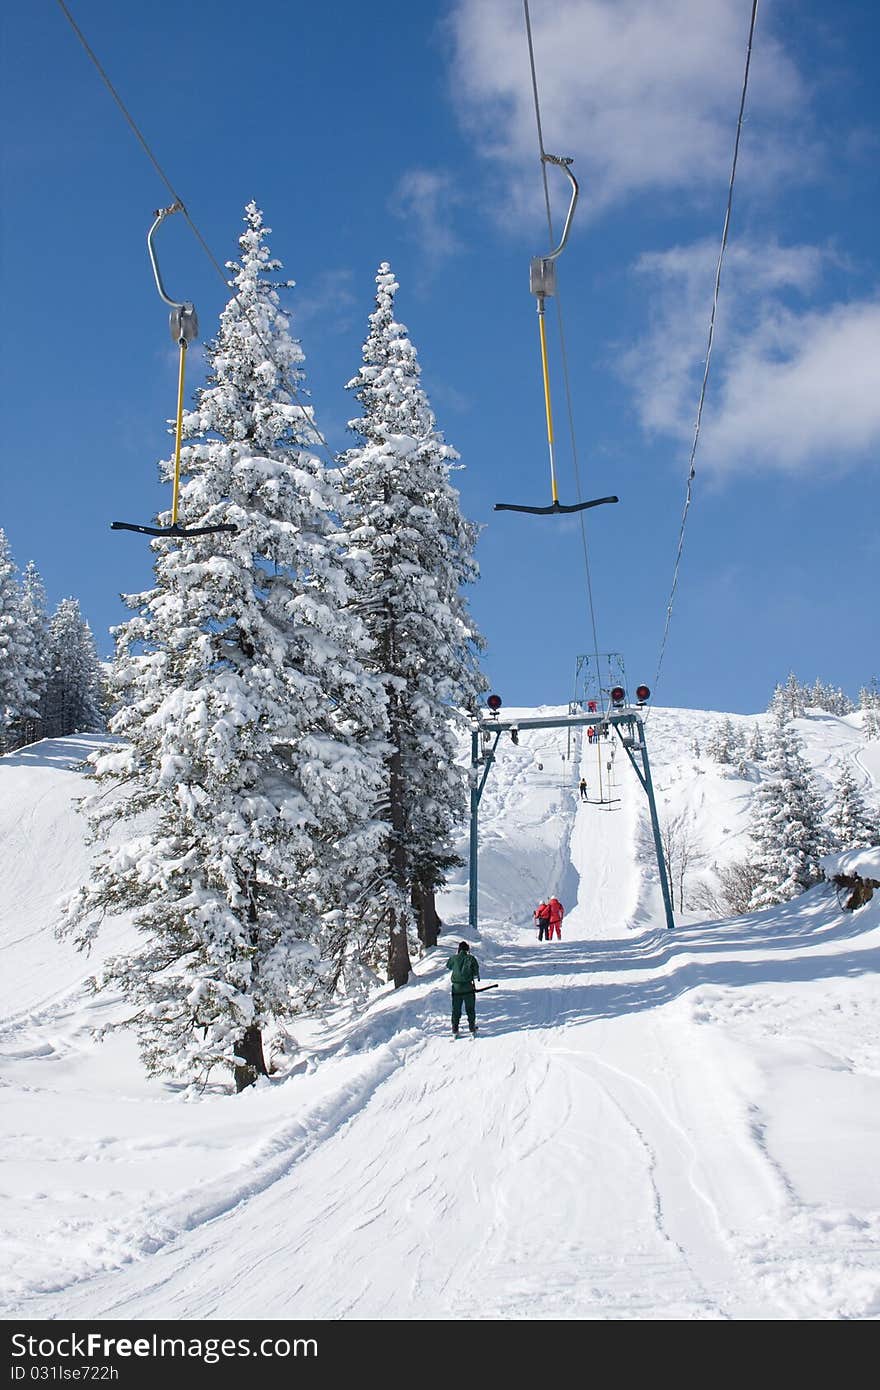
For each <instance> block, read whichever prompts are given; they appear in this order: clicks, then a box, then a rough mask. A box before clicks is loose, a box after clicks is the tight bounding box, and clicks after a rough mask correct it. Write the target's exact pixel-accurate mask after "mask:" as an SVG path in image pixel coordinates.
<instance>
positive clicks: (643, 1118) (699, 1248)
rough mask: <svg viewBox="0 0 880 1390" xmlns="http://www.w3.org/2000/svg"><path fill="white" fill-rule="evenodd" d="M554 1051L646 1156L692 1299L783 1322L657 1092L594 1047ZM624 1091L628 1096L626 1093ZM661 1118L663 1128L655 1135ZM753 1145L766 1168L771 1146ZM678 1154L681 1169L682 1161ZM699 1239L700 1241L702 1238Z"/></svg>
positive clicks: (719, 1314) (661, 1229) (718, 1312)
mask: <svg viewBox="0 0 880 1390" xmlns="http://www.w3.org/2000/svg"><path fill="white" fill-rule="evenodd" d="M554 1053H555V1055H557V1056H558V1057H559V1058H560V1060H562V1061H563V1062H564V1063H567V1064H568V1066H569V1067H570V1068H571V1070H572V1071H575V1072H581V1073H582V1074H586V1075H587V1076H588V1077H589V1079H590V1081H591V1082H592V1083H593V1085H595V1086H596V1088H597V1089H598V1090H599V1091H600V1092H601V1093H602V1094H603V1095H604V1096H605V1097H606V1099H607V1101H608V1103H609V1104H610V1105H611V1106H612V1107H613V1108H614V1110H615V1111H616V1112H617V1113H618V1114H619V1115H620V1117H621V1120H622V1121H623V1123H624V1124H625V1126H626V1127H627V1128H628V1129H629V1130H630V1132H631V1133H632V1135H633V1136H634V1139H635V1141H636V1144H637V1145H638V1147H639V1148H640V1149H641V1151H642V1152H643V1153H644V1155H645V1177H646V1180H647V1183H648V1186H649V1189H650V1191H651V1193H652V1198H653V1219H654V1226H655V1230H656V1233H657V1236H658V1238H659V1239H660V1240H661V1241H662V1242H663V1243H664V1244H666V1245H667V1246H668V1247H669V1249H670V1251H671V1252H672V1254H673V1259H674V1262H675V1263H677V1264H679V1263H680V1264H681V1265H683V1267H684V1269H685V1270H686V1271H687V1273H688V1275H689V1278H690V1280H691V1281H692V1283H693V1286H694V1287H693V1288H692V1289H691V1295H690V1296H691V1297H693V1296H694V1294H696V1296H697V1297H698V1298H699V1297H702V1298H703V1299H704V1300H705V1302H706V1304H707V1307H708V1308H709V1309H710V1310H711V1313H712V1314H714V1316H715V1317H716V1318H718V1319H722V1320H726V1321H730V1320H739V1319H740V1318H743V1317H750V1318H756V1317H767V1316H770V1317H771V1318H773V1317H783V1316H784V1314H783V1313H781V1312H779V1311H776V1312H771V1313H769V1314H768V1312H767V1310H766V1308H763V1307H761V1309H760V1311H759V1303H758V1300H757V1299H756V1296H755V1294H754V1291H753V1288H754V1270H753V1269H752V1267H751V1264H749V1263H747V1262H744V1261H743V1260H742V1259H741V1258H740V1257H738V1256H737V1254H736V1252H735V1251H734V1250H732V1249H731V1246H730V1243H729V1241H728V1240H727V1239H726V1235H725V1227H724V1223H723V1222H722V1220H721V1217H720V1214H719V1211H718V1207H717V1204H716V1203H715V1201H714V1200H713V1199H712V1197H711V1196H710V1194H709V1193H708V1192H707V1191H706V1190H705V1188H704V1186H703V1185H702V1184H701V1183H700V1181H699V1179H698V1177H697V1173H696V1169H697V1164H698V1161H699V1155H698V1152H697V1149H696V1147H695V1145H694V1142H693V1140H692V1139H691V1137H690V1135H689V1133H688V1131H687V1129H686V1128H685V1127H684V1125H683V1124H681V1123H680V1122H679V1120H677V1119H676V1117H675V1116H674V1115H672V1114H671V1113H670V1112H669V1110H668V1108H667V1107H666V1106H665V1105H664V1104H663V1102H662V1100H661V1098H660V1096H659V1093H658V1090H657V1088H656V1087H652V1086H650V1085H648V1084H647V1083H646V1082H645V1081H643V1080H641V1079H640V1078H639V1077H637V1076H634V1075H633V1074H632V1073H630V1072H628V1071H626V1070H625V1069H624V1068H622V1067H619V1066H616V1065H615V1064H614V1063H613V1062H610V1061H608V1060H607V1058H605V1057H602V1056H600V1055H599V1054H598V1053H596V1052H593V1051H591V1050H589V1049H583V1048H571V1049H566V1048H564V1047H559V1048H556V1049H554ZM603 1072H604V1073H605V1076H604V1077H603V1075H602V1073H603ZM627 1091H629V1092H630V1094H629V1096H627V1095H626V1094H625V1093H626V1092H627ZM640 1112H641V1113H640ZM658 1120H659V1121H660V1126H661V1130H660V1131H658V1130H657V1124H656V1122H657V1121H658ZM652 1131H653V1133H652ZM664 1131H665V1133H666V1134H668V1135H669V1136H671V1138H672V1146H671V1147H670V1146H669V1145H667V1144H666V1143H664V1142H663V1138H662V1133H663V1132H664ZM749 1137H750V1138H751V1139H752V1140H753V1141H755V1140H756V1138H757V1137H758V1136H757V1135H756V1132H755V1127H754V1123H753V1122H752V1123H751V1124H750V1125H749ZM756 1148H757V1153H758V1157H759V1158H760V1159H762V1160H764V1162H765V1163H769V1156H768V1154H767V1152H766V1148H765V1147H764V1146H763V1145H761V1144H760V1143H758V1144H757V1145H756ZM679 1156H680V1158H681V1167H679V1164H678V1162H677V1158H678V1157H679ZM770 1167H771V1169H772V1173H771V1181H772V1180H773V1179H775V1180H776V1182H778V1183H780V1184H781V1185H782V1186H783V1187H784V1186H785V1184H784V1181H783V1180H782V1177H781V1175H780V1174H779V1173H778V1172H777V1171H776V1166H775V1165H773V1164H772V1163H770ZM679 1172H680V1173H681V1174H682V1177H683V1180H684V1181H685V1183H686V1185H687V1190H688V1191H689V1192H690V1193H691V1194H693V1196H694V1198H695V1199H696V1201H695V1202H694V1203H684V1202H682V1200H681V1197H680V1196H678V1195H677V1194H676V1192H675V1188H676V1186H677V1184H678V1178H679ZM701 1211H702V1213H703V1218H702V1219H701V1218H700V1216H699V1213H700V1212H701ZM694 1218H696V1219H694ZM676 1222H678V1223H679V1224H681V1225H683V1226H684V1227H685V1228H686V1229H685V1230H684V1231H682V1232H680V1233H679V1234H676V1233H675V1231H674V1229H673V1227H674V1226H675V1224H676ZM695 1228H696V1229H695ZM697 1235H699V1236H700V1237H701V1239H697V1238H696V1236H697ZM707 1238H708V1242H709V1244H710V1246H711V1254H710V1255H709V1256H708V1257H707V1255H706V1252H705V1243H706V1240H707ZM748 1310H751V1311H748Z"/></svg>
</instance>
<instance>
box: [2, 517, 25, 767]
mask: <svg viewBox="0 0 880 1390" xmlns="http://www.w3.org/2000/svg"><path fill="white" fill-rule="evenodd" d="M26 661H27V643H26V637H25V632H24V624H23V619H22V612H21V592H20V590H19V586H18V581H17V570H16V566H15V562H14V561H13V558H12V551H11V549H10V545H9V541H8V540H7V537H6V534H5V532H4V531H2V530H0V753H5V752H6V751H7V750H8V749H10V748H14V747H16V746H17V745H18V743H20V741H21V740H20V738H17V737H16V733H15V726H16V724H17V722H18V721H19V720H20V719H21V717H22V713H23V711H24V708H25V706H26V704H27V702H28V687H27V665H26Z"/></svg>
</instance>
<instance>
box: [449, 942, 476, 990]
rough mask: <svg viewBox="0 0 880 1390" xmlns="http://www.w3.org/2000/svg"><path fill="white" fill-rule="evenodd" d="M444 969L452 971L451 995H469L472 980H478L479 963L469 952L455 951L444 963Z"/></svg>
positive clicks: (472, 983)
mask: <svg viewBox="0 0 880 1390" xmlns="http://www.w3.org/2000/svg"><path fill="white" fill-rule="evenodd" d="M446 969H447V970H451V971H452V993H453V994H470V992H471V990H472V989H473V987H474V980H478V979H479V978H480V963H479V961H478V960H477V958H476V956H474V955H471V953H470V951H456V953H455V955H454V956H450V957H449V960H448V961H447V962H446Z"/></svg>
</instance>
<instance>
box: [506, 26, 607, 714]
mask: <svg viewBox="0 0 880 1390" xmlns="http://www.w3.org/2000/svg"><path fill="white" fill-rule="evenodd" d="M523 9H524V12H525V21H526V38H527V41H528V47H529V67H530V70H531V76H532V95H533V97H534V102H535V126H536V128H537V132H538V153H539V155H540V159H541V177H542V179H543V182H544V206H545V208H546V211H547V234H548V237H549V245H550V246H552V245H553V240H554V238H553V213H552V210H551V207H550V181H549V179H548V177H547V163H548V160H547V154H546V151H545V149H544V130H543V126H542V124H541V102H540V98H539V96H538V76H537V70H536V65H535V47H534V43H533V41H532V21H531V16H530V14H529V0H523ZM572 210H573V209H570V210H569V220H570V217H571V211H572ZM555 298H556V322H557V327H558V329H559V346H560V356H561V359H562V377H563V382H564V385H565V402H566V407H567V413H568V430H569V437H570V439H571V457H572V463H573V465H574V477H575V489H576V492H577V499H578V503H579V505H580V510H579V511H578V521H579V523H580V531H581V548H582V550H583V554H584V572H585V575H586V581H587V601H588V606H589V610H590V625H591V628H592V633H593V651H594V654H595V658H596V670H597V672H598V670H599V637H598V633H597V627H596V608H595V604H594V602H593V581H592V578H591V575H590V555H589V548H588V546H587V528H586V523H585V521H584V514H583V513H584V508H583V506H582V503H583V492H582V489H581V471H580V464H579V461H578V447H577V438H576V434H575V426H574V409H573V406H572V396H571V380H570V377H569V371H568V353H567V351H566V345H565V329H564V324H563V318H562V295H561V293H560V291H559V288H558V287H557V290H556V295H555ZM600 695H601V692H600Z"/></svg>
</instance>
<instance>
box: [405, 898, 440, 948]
mask: <svg viewBox="0 0 880 1390" xmlns="http://www.w3.org/2000/svg"><path fill="white" fill-rule="evenodd" d="M412 905H413V908H414V909H415V914H416V923H417V926H418V933H419V940H420V941H421V943H422V945H423V946H424V947H426V948H427V947H430V946H436V945H437V938H438V937H439V935H440V928H441V927H442V925H443V923H442V922H441V920H440V918H439V916H438V915H437V902H436V899H435V896H434V889H433V888H425V887H424V886H423V885H422V884H421V883H414V884H413V890H412Z"/></svg>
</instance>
